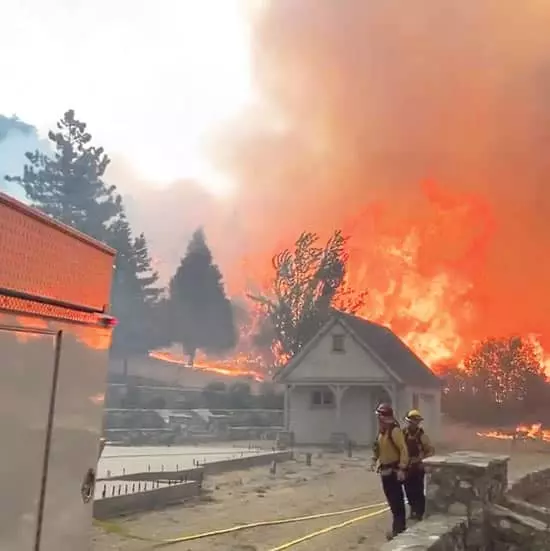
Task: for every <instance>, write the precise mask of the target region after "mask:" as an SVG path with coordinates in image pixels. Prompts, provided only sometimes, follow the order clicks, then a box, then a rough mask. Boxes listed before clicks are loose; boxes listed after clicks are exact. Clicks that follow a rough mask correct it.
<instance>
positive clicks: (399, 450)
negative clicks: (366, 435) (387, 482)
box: [373, 424, 409, 470]
mask: <svg viewBox="0 0 550 551" xmlns="http://www.w3.org/2000/svg"><path fill="white" fill-rule="evenodd" d="M390 434H391V437H390ZM373 462H375V463H376V466H377V467H378V468H379V469H380V470H384V469H386V468H388V467H396V468H398V469H406V468H407V466H408V464H409V452H408V450H407V444H406V443H405V437H404V436H403V431H402V430H401V428H400V427H399V425H397V424H395V425H393V426H392V427H389V428H388V429H386V430H381V431H380V432H379V433H378V437H377V439H376V442H375V443H374V448H373Z"/></svg>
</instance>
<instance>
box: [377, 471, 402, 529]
mask: <svg viewBox="0 0 550 551" xmlns="http://www.w3.org/2000/svg"><path fill="white" fill-rule="evenodd" d="M381 478H382V488H383V489H384V494H385V496H386V499H387V500H388V505H389V506H390V509H391V514H392V517H393V522H392V533H393V535H394V536H396V535H397V534H400V533H401V532H403V531H404V530H405V528H406V512H405V498H404V496H403V484H402V482H399V480H397V473H396V472H395V471H394V470H392V471H391V473H390V474H387V475H383V476H382V477H381Z"/></svg>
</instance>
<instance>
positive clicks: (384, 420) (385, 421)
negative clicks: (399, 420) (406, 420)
mask: <svg viewBox="0 0 550 551" xmlns="http://www.w3.org/2000/svg"><path fill="white" fill-rule="evenodd" d="M378 422H379V423H380V424H381V425H389V424H390V423H392V422H393V417H392V416H391V415H378Z"/></svg>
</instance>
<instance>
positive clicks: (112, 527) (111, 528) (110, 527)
mask: <svg viewBox="0 0 550 551" xmlns="http://www.w3.org/2000/svg"><path fill="white" fill-rule="evenodd" d="M384 505H385V503H373V504H371V505H362V506H360V507H354V508H352V509H344V510H342V511H331V512H329V513H318V514H315V515H308V516H303V517H293V518H283V519H276V520H265V521H260V522H253V523H250V524H241V525H238V526H233V527H231V528H222V529H219V530H213V531H210V532H202V533H199V534H190V535H187V536H182V537H178V538H171V539H165V540H159V539H155V538H150V537H146V536H139V535H137V534H133V533H131V532H129V531H127V530H125V529H124V528H123V527H122V526H120V525H119V524H116V523H113V522H105V521H99V520H95V521H94V524H95V525H96V526H99V527H101V528H103V529H104V530H105V531H106V532H110V533H113V534H117V535H119V536H121V537H124V538H127V539H134V540H139V541H144V542H149V543H153V544H155V545H154V547H155V548H158V547H165V546H168V545H174V544H176V543H184V542H187V541H192V540H198V539H203V538H209V537H213V536H219V535H222V534H230V533H233V532H240V531H242V530H250V529H252V528H260V527H263V526H278V525H281V524H290V523H294V522H304V521H307V520H315V519H320V518H327V517H335V516H339V515H345V514H349V513H356V512H357V511H365V510H368V509H375V508H376V507H382V506H384ZM387 510H388V508H387V507H384V508H383V509H381V510H378V511H375V512H374V513H368V514H366V515H361V516H360V517H356V518H353V519H351V520H348V521H346V522H343V523H341V524H337V525H333V526H329V527H328V528H324V529H323V530H320V531H318V532H313V533H312V534H308V535H306V536H304V537H303V538H299V539H298V540H294V541H292V542H289V543H286V544H284V546H282V547H277V548H275V549H272V550H271V551H279V550H282V549H288V548H289V547H292V546H293V545H297V544H298V543H301V542H302V541H306V540H308V539H311V538H313V537H315V536H320V535H322V534H324V533H327V532H331V531H332V530H336V529H337V528H343V527H345V526H348V525H349V524H352V523H354V522H359V521H360V520H364V519H367V518H370V517H374V516H377V515H380V514H382V513H385V512H386V511H387Z"/></svg>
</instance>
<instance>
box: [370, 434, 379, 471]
mask: <svg viewBox="0 0 550 551" xmlns="http://www.w3.org/2000/svg"><path fill="white" fill-rule="evenodd" d="M379 459H380V444H379V442H378V440H376V441H375V442H374V444H373V446H372V458H371V470H372V471H374V470H376V469H377V468H378V462H379Z"/></svg>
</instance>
